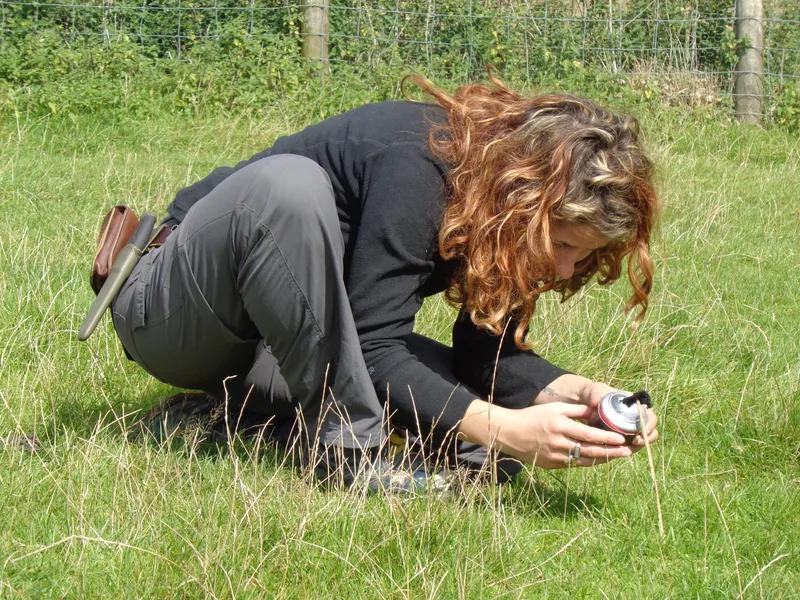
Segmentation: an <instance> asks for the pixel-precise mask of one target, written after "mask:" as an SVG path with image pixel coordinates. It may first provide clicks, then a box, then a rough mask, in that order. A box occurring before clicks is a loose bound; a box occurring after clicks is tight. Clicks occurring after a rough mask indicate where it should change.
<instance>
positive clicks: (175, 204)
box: [163, 148, 272, 225]
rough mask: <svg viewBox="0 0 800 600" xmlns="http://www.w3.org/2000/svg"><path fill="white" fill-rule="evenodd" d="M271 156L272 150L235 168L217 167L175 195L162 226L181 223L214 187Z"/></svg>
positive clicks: (260, 153) (261, 153)
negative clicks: (240, 170)
mask: <svg viewBox="0 0 800 600" xmlns="http://www.w3.org/2000/svg"><path fill="white" fill-rule="evenodd" d="M271 154H272V148H267V149H266V150H262V151H261V152H259V153H258V154H255V155H253V156H251V157H250V158H248V159H247V160H243V161H242V162H240V163H238V164H237V165H236V166H235V167H218V168H216V169H214V170H213V171H211V173H209V174H208V175H207V176H206V177H204V178H203V179H201V180H200V181H196V182H195V183H193V184H192V185H189V186H187V187H185V188H183V189H181V190H179V191H178V193H177V194H175V198H174V199H173V201H172V202H171V203H170V205H169V206H168V207H167V217H166V218H165V219H164V221H163V223H164V224H169V225H174V224H177V223H180V222H181V221H183V219H184V217H186V213H187V212H189V209H190V208H191V207H192V206H194V205H195V204H196V203H197V202H198V201H199V200H201V199H202V198H204V197H205V196H207V195H208V194H209V193H211V190H213V189H214V188H215V187H217V186H218V185H219V184H220V183H222V182H223V181H225V180H226V179H227V178H228V177H230V176H231V175H233V174H234V173H235V172H236V171H238V170H239V169H241V168H242V167H245V166H247V165H249V164H250V163H252V162H255V161H257V160H259V159H261V158H265V157H267V156H270V155H271Z"/></svg>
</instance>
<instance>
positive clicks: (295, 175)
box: [242, 154, 338, 227]
mask: <svg viewBox="0 0 800 600" xmlns="http://www.w3.org/2000/svg"><path fill="white" fill-rule="evenodd" d="M245 170H246V172H245ZM242 171H243V172H242V175H243V176H247V177H248V178H249V186H248V188H249V189H248V193H246V194H245V195H244V198H243V204H244V205H245V206H246V207H247V208H248V209H249V210H251V211H253V212H254V213H256V214H258V215H259V216H260V217H261V219H262V220H263V221H264V222H265V224H270V223H273V224H286V225H289V224H291V223H292V222H301V223H304V224H306V225H309V224H312V223H313V222H314V221H320V220H324V221H326V222H330V223H329V224H330V225H332V224H334V222H335V224H336V225H337V227H338V215H337V212H336V202H335V199H334V194H333V186H332V185H331V181H330V178H329V177H328V174H327V173H326V172H325V170H324V169H323V168H322V167H320V166H319V165H318V164H317V163H315V162H314V161H313V160H311V159H309V158H306V157H304V156H298V155H295V154H278V155H275V156H270V157H267V158H262V159H261V160H258V161H256V162H254V163H252V164H250V165H248V166H247V167H245V168H244V169H243V170H242Z"/></svg>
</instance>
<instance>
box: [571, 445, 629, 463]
mask: <svg viewBox="0 0 800 600" xmlns="http://www.w3.org/2000/svg"><path fill="white" fill-rule="evenodd" d="M578 443H579V444H580V451H579V452H578V454H579V455H580V458H587V459H592V460H600V459H604V460H611V459H613V458H624V457H626V456H630V455H631V454H633V451H632V449H631V447H630V446H608V445H606V444H591V443H586V442H578ZM575 445H576V444H575V443H571V444H570V446H569V449H568V450H567V453H566V456H568V455H569V453H570V452H572V453H573V455H574V454H575V450H574V448H575ZM566 456H565V459H566Z"/></svg>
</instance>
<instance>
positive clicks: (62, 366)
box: [0, 111, 800, 599]
mask: <svg viewBox="0 0 800 600" xmlns="http://www.w3.org/2000/svg"><path fill="white" fill-rule="evenodd" d="M281 114H282V113H279V112H278V111H275V112H274V113H273V114H271V115H269V116H268V117H267V118H265V120H264V121H260V122H256V121H248V120H236V119H233V118H230V119H218V118H217V119H212V118H209V119H207V120H204V121H189V120H185V119H177V120H176V119H175V118H171V117H166V116H165V117H164V118H163V119H161V120H155V121H144V122H136V121H134V120H130V121H123V122H119V121H117V122H106V121H103V120H102V119H88V118H87V119H85V120H84V119H78V120H77V121H76V122H74V123H73V122H71V121H68V120H64V121H57V120H55V119H50V120H47V119H45V120H40V121H31V120H24V119H22V120H19V121H18V120H15V119H10V120H6V121H4V122H0V437H5V436H7V435H11V434H14V433H30V432H35V433H36V435H37V436H38V437H39V438H40V439H41V440H42V449H41V450H40V452H39V453H38V454H29V453H23V452H20V451H17V450H14V449H11V448H8V449H6V450H0V503H1V505H2V507H3V510H2V511H0V532H2V533H0V597H3V598H5V597H8V598H15V597H26V598H27V597H31V598H33V597H37V598H38V597H45V598H84V597H86V598H106V597H107V598H174V597H179V598H196V597H215V598H271V597H278V598H319V597H336V598H373V597H374V598H407V597H408V598H538V597H548V598H634V597H636V598H736V597H739V596H741V597H743V598H752V599H755V598H800V567H798V565H799V564H800V563H798V553H799V552H800V542H799V541H798V540H800V490H799V489H798V488H799V487H800V468H798V460H799V457H800V446H799V445H798V444H799V443H800V442H799V441H798V440H800V402H799V401H800V344H799V343H798V340H799V339H800V299H798V298H799V296H798V294H797V288H798V287H799V286H800V202H798V198H800V177H799V176H798V171H799V170H800V144H799V143H798V140H797V139H796V138H794V137H791V136H790V135H789V134H786V133H782V132H779V131H774V130H761V129H758V128H742V127H739V126H737V125H735V124H731V123H725V122H724V121H722V120H719V121H717V120H715V117H714V116H713V115H712V117H711V118H709V117H708V116H702V115H697V116H696V117H693V116H689V117H688V118H685V117H680V116H678V114H677V113H672V112H667V111H665V112H663V113H659V114H652V115H642V117H643V121H644V129H645V131H646V132H647V134H648V137H649V139H650V141H651V144H650V145H651V146H652V148H653V153H654V155H655V156H656V158H657V160H658V163H659V165H660V167H661V189H662V190H663V197H664V200H665V213H664V219H663V223H662V226H661V230H660V233H659V235H658V236H657V239H656V242H655V254H656V256H657V262H658V281H657V284H656V288H655V291H654V294H653V296H652V302H651V309H650V312H649V314H648V316H647V319H646V321H645V322H644V324H643V325H642V326H641V327H640V328H638V330H634V329H632V328H631V327H629V325H628V324H627V322H626V319H625V317H624V315H623V314H622V309H621V307H622V304H623V302H624V299H625V298H626V295H627V293H628V290H627V288H626V285H625V284H622V283H620V284H618V285H617V286H614V287H611V288H601V287H599V286H592V287H590V288H589V289H588V290H586V291H585V292H583V293H581V294H580V295H579V297H577V298H575V299H574V300H573V301H570V302H569V303H567V304H564V305H559V304H558V303H557V302H556V301H555V299H548V300H547V301H545V302H543V303H542V305H541V308H540V311H539V313H538V315H537V317H536V319H535V322H534V324H533V328H532V331H533V336H534V338H535V339H536V341H537V349H538V350H539V351H540V352H542V353H544V354H545V355H546V356H547V357H548V358H550V359H551V360H552V361H554V362H556V363H558V364H561V365H563V366H565V367H567V368H570V369H572V370H574V371H577V372H580V373H583V374H585V375H587V376H590V377H593V378H597V379H602V380H605V381H608V382H610V383H612V384H615V385H618V386H620V387H628V388H642V387H643V388H647V389H648V390H650V392H651V393H652V394H653V397H654V398H655V401H656V403H657V409H658V412H659V415H660V419H661V420H660V430H661V432H662V439H661V441H659V443H658V444H657V445H655V446H654V447H653V459H654V465H655V475H656V480H657V483H658V486H659V491H660V496H661V506H662V513H663V521H664V526H665V536H664V537H663V538H662V537H660V536H659V530H658V514H657V506H656V502H655V494H654V490H653V481H652V478H651V474H650V470H649V467H648V462H647V457H646V455H645V453H644V452H643V453H640V454H638V455H636V456H635V457H633V458H632V459H630V460H626V461H617V462H615V463H613V464H611V465H608V466H603V467H598V468H595V469H584V470H571V471H561V472H547V471H542V470H533V469H531V470H527V471H526V472H524V473H523V474H522V475H521V476H520V478H519V479H518V480H517V481H515V482H514V483H513V484H511V485H507V486H504V487H502V488H499V489H491V488H478V487H475V488H470V489H468V490H466V493H465V495H464V497H463V498H458V499H456V500H446V501H441V500H437V499H434V498H427V497H423V498H417V499H414V500H400V499H389V500H387V499H386V498H380V497H369V498H363V497H359V496H357V495H354V494H348V493H345V492H325V491H322V490H319V489H317V488H316V487H315V486H314V485H313V484H312V483H311V482H310V481H309V480H308V479H307V478H303V477H300V476H298V475H297V474H296V473H294V472H293V471H291V470H290V469H289V468H287V467H286V466H284V465H282V464H281V457H280V456H278V455H277V454H276V453H275V452H274V451H273V450H272V449H270V448H269V447H264V446H260V445H256V446H253V445H241V444H236V445H235V446H234V447H232V448H228V447H193V446H192V445H190V444H189V445H185V446H182V447H178V448H175V447H172V448H167V447H156V446H148V445H137V444H130V443H128V442H126V441H125V435H124V434H125V424H126V423H128V422H130V418H131V417H130V415H131V414H132V413H134V412H135V411H138V410H141V409H143V408H146V407H149V406H150V405H152V404H153V403H154V402H155V401H156V400H157V399H158V398H160V397H163V396H165V395H168V394H169V393H171V391H172V390H171V388H169V387H167V386H165V385H163V384H161V383H159V382H157V381H154V380H152V379H150V378H149V377H148V376H147V375H146V374H145V373H144V372H143V371H141V370H140V369H138V368H137V367H136V365H134V364H132V363H129V362H128V361H127V360H126V359H125V357H124V354H123V353H122V349H121V347H120V346H119V344H118V342H117V341H116V339H115V337H114V335H113V332H112V331H111V328H110V325H109V323H108V322H107V321H105V322H104V324H103V325H102V326H101V329H100V331H99V332H98V333H97V334H95V336H94V337H93V338H92V339H91V341H90V343H89V344H88V345H86V344H81V343H78V342H77V340H76V337H75V335H76V331H77V328H78V326H79V325H80V322H81V320H82V318H83V315H84V313H85V310H86V309H87V307H88V306H89V304H90V302H91V300H92V298H93V296H92V294H91V291H90V289H89V286H88V277H87V269H88V263H89V258H90V254H91V251H92V248H93V244H94V237H95V230H96V227H97V223H98V220H99V217H100V215H101V213H102V212H103V210H104V209H105V208H106V207H108V206H110V205H111V204H112V203H117V202H124V203H128V204H130V205H132V206H134V207H135V208H137V209H139V210H143V209H145V208H154V209H157V210H160V211H163V210H164V208H165V207H166V205H167V203H168V202H169V200H170V198H171V196H172V194H174V192H175V191H176V190H177V189H178V188H179V187H181V186H183V185H185V184H187V183H190V182H192V181H194V180H196V179H197V178H199V177H202V176H203V175H205V174H206V173H207V172H208V171H209V170H210V169H211V168H212V167H213V166H215V165H218V164H232V163H234V162H236V161H238V160H240V159H242V158H244V157H246V156H249V155H250V154H251V153H253V152H254V151H256V150H258V149H261V148H263V147H265V146H266V145H268V144H269V143H270V142H271V141H272V140H273V139H274V138H275V137H276V136H277V135H279V134H281V133H285V132H288V131H291V130H292V129H293V128H295V127H297V126H298V123H295V122H292V120H291V119H290V118H285V117H281V116H280V115H281ZM289 114H291V113H289ZM423 312H424V314H423V319H422V320H421V323H420V327H419V328H420V330H421V331H423V332H425V333H427V334H429V335H433V336H435V337H438V338H439V339H442V340H447V338H448V326H449V320H450V319H451V318H452V311H451V310H450V309H449V308H448V307H446V306H445V305H444V304H443V303H442V301H441V300H440V299H436V300H434V301H433V302H430V303H428V304H426V306H425V308H424V311H423Z"/></svg>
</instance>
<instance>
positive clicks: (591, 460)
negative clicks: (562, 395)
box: [459, 400, 633, 469]
mask: <svg viewBox="0 0 800 600" xmlns="http://www.w3.org/2000/svg"><path fill="white" fill-rule="evenodd" d="M593 410H594V409H593V408H590V407H588V406H585V405H581V404H570V403H566V402H551V403H549V404H543V405H538V406H531V407H528V408H523V409H518V410H515V409H508V408H503V407H500V406H492V405H489V404H488V403H487V402H485V401H483V400H475V401H473V402H472V404H470V406H469V408H468V409H467V414H466V415H465V416H464V419H463V420H462V422H461V426H460V429H459V431H460V432H461V433H462V434H463V435H464V436H466V437H467V438H468V439H469V440H470V441H472V442H474V443H477V444H481V445H482V446H485V447H487V448H492V449H494V450H499V451H501V452H504V453H505V454H508V455H510V456H513V457H514V458H517V459H519V460H520V461H523V462H526V463H530V464H533V465H536V466H539V467H543V468H545V469H564V468H566V467H568V466H580V467H589V466H594V465H599V464H603V463H606V462H608V461H610V460H613V459H615V458H622V457H624V456H631V454H632V453H633V451H632V449H631V448H630V447H629V446H626V445H625V438H624V437H622V436H621V435H619V434H617V433H612V432H610V431H604V430H602V429H597V428H594V427H590V426H588V425H585V424H583V423H579V422H577V421H575V420H574V419H584V420H585V419H588V418H589V417H590V416H591V414H592V411H593ZM576 444H580V458H578V459H577V460H575V459H572V460H570V459H569V456H570V453H571V452H572V451H573V449H574V447H575V445H576Z"/></svg>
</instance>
